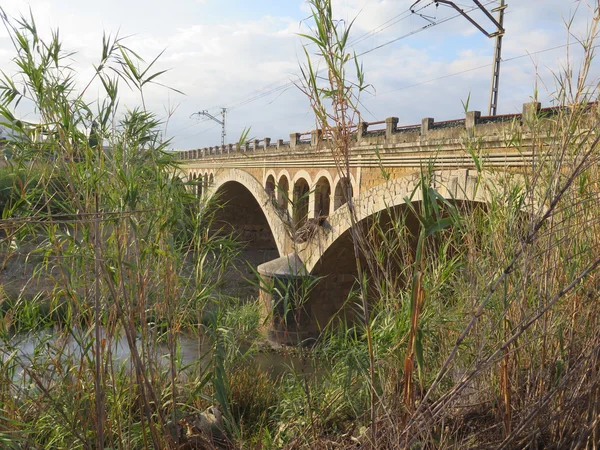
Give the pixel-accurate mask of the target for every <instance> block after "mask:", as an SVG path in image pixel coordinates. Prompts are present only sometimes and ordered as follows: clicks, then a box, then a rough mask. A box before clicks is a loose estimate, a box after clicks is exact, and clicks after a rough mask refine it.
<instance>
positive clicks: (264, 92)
mask: <svg viewBox="0 0 600 450" xmlns="http://www.w3.org/2000/svg"><path fill="white" fill-rule="evenodd" d="M492 3H495V0H490V1H488V2H486V3H484V4H483V6H488V5H490V4H492ZM429 5H431V3H429V4H427V5H425V6H423V7H421V8H420V9H418V10H417V11H420V10H422V9H424V8H426V7H427V6H429ZM519 6H521V5H519ZM528 6H531V4H529V5H528ZM528 6H525V7H528ZM476 9H478V7H477V6H473V7H471V8H470V9H467V10H466V11H465V12H467V13H468V12H472V11H474V10H476ZM407 12H410V10H406V11H404V12H402V13H400V14H398V15H396V16H394V17H392V18H391V19H389V20H387V21H386V22H384V23H383V24H381V25H379V26H377V27H376V28H374V29H373V30H371V31H369V32H367V33H364V34H362V35H360V36H358V37H357V38H355V39H354V40H351V41H350V42H349V45H355V44H357V43H360V42H362V41H364V40H365V39H367V38H368V37H370V36H374V35H376V34H378V33H380V32H381V31H383V30H384V29H387V28H389V27H390V26H392V25H394V24H396V23H398V22H400V21H402V20H405V19H406V18H408V17H411V16H412V13H411V14H409V15H407V16H405V17H401V16H403V15H405V14H406V13H407ZM458 17H461V14H455V15H452V16H449V17H446V18H443V19H440V20H437V21H435V22H433V23H430V24H427V25H424V26H422V27H421V28H418V29H416V30H413V31H411V32H409V33H406V34H404V35H402V36H399V37H397V38H394V39H392V40H390V41H387V42H385V43H383V44H380V45H378V46H376V47H373V48H371V49H369V50H366V51H364V52H362V53H359V54H357V55H356V56H353V57H352V58H351V59H355V58H358V57H360V56H364V55H367V54H369V53H371V52H374V51H375V50H379V49H381V48H383V47H386V46H388V45H391V44H393V43H396V42H398V41H401V40H403V39H407V38H409V37H411V36H414V35H415V34H418V33H421V32H423V31H425V30H428V29H430V28H433V27H435V26H437V25H441V24H443V23H446V22H448V21H450V20H453V19H455V18H458ZM395 19H398V20H396V21H395V22H394V23H392V24H390V22H393V21H394V20H395ZM388 24H389V25H388ZM386 25H387V26H386ZM382 27H383V28H382ZM533 54H535V53H533ZM503 61H507V60H503ZM489 66H491V64H489V65H486V66H481V67H482V68H483V67H489ZM477 69H478V68H475V69H468V70H467V71H472V70H477ZM457 74H458V73H457ZM293 76H294V77H297V78H298V79H300V74H298V73H295V74H293ZM450 76H453V75H450ZM445 77H446V76H445ZM445 77H442V78H445ZM286 79H289V77H282V78H280V79H279V80H277V84H276V85H275V86H273V85H272V84H271V85H270V86H266V87H264V88H262V89H258V90H256V91H252V92H251V93H250V94H249V95H250V96H247V97H246V98H243V99H241V100H240V101H238V102H237V103H234V104H233V105H231V106H229V107H228V108H227V109H228V110H232V109H237V108H240V107H242V106H245V105H247V104H249V103H253V102H255V101H257V100H260V99H262V98H265V97H268V96H270V95H272V94H274V93H277V92H279V91H284V90H286V89H289V88H290V87H292V86H294V85H295V84H296V81H288V82H286V83H283V84H280V83H281V81H282V80H286ZM426 82H430V81H426ZM426 82H423V83H426ZM417 85H418V84H417ZM402 89H403V88H402ZM390 92H391V91H390ZM213 109H214V108H213Z"/></svg>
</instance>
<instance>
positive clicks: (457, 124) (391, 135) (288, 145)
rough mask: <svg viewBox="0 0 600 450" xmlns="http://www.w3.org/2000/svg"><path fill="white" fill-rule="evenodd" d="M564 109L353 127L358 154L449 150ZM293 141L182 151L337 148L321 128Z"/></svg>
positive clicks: (183, 155)
mask: <svg viewBox="0 0 600 450" xmlns="http://www.w3.org/2000/svg"><path fill="white" fill-rule="evenodd" d="M557 111H559V109H558V108H542V107H541V104H540V103H538V102H532V103H526V104H524V105H523V111H522V113H521V114H507V115H501V116H482V115H481V113H480V112H479V111H469V112H467V113H466V114H465V117H464V118H460V119H455V120H447V121H438V122H436V121H435V119H433V118H430V117H427V118H424V119H423V120H422V121H421V123H420V124H414V125H404V126H399V125H398V122H399V120H398V118H397V117H388V118H387V119H385V120H382V121H377V122H360V123H359V124H358V125H357V126H356V127H354V128H353V129H351V130H350V133H351V139H352V141H353V142H354V145H353V146H352V152H353V154H354V153H356V152H359V153H360V150H361V149H363V148H373V147H376V148H377V149H378V151H379V152H402V151H404V149H405V148H406V147H411V148H413V149H414V151H417V152H421V151H422V150H424V149H426V148H432V147H433V148H438V150H440V151H444V148H443V147H444V146H446V147H448V146H449V150H450V151H453V150H454V149H455V146H452V145H451V144H452V142H453V141H458V140H460V139H463V138H464V137H465V136H467V137H474V136H477V137H478V138H483V139H487V140H488V141H490V140H493V139H497V140H501V139H502V138H503V137H504V136H505V135H506V134H508V133H510V132H514V131H519V132H522V133H525V134H526V133H527V132H528V131H529V127H530V124H531V123H532V120H534V119H535V118H536V117H546V116H551V115H552V114H554V113H556V112H557ZM289 136H290V139H289V141H284V140H282V139H279V140H277V141H275V142H276V143H275V144H271V142H272V140H271V138H269V137H265V138H263V139H260V140H258V139H255V140H253V141H252V142H245V143H243V144H240V143H236V144H227V145H221V146H217V147H208V148H203V149H191V150H183V151H179V152H177V155H178V157H179V159H181V160H186V161H193V160H199V159H206V158H210V159H219V160H222V159H231V158H233V159H235V158H239V157H241V156H242V155H239V153H245V155H244V157H249V156H250V155H249V153H254V154H256V156H257V157H258V156H260V157H261V158H264V156H265V154H269V155H272V156H273V158H278V157H280V156H281V154H282V153H285V154H290V153H292V154H296V155H298V154H299V153H301V154H302V155H310V154H315V155H316V154H319V153H323V152H325V153H331V149H330V143H329V142H328V140H327V139H326V137H325V136H323V132H322V131H321V130H314V131H311V132H308V133H291V134H290V135H289Z"/></svg>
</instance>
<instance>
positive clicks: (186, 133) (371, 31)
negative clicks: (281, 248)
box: [0, 0, 600, 150]
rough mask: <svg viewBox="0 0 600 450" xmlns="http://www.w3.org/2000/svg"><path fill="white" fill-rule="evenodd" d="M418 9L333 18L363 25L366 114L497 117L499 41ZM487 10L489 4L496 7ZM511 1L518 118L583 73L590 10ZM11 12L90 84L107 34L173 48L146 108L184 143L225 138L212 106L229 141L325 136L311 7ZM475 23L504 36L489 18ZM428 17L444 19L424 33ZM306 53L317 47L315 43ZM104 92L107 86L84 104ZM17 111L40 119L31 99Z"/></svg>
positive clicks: (4, 43) (142, 45)
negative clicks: (311, 69)
mask: <svg viewBox="0 0 600 450" xmlns="http://www.w3.org/2000/svg"><path fill="white" fill-rule="evenodd" d="M588 1H589V2H592V1H595V0H588ZM413 2H414V0H333V14H334V16H335V17H336V18H339V19H343V20H345V21H346V23H350V21H352V20H353V19H354V22H353V26H352V32H351V37H350V39H351V41H350V42H351V44H352V45H351V48H352V49H353V50H354V51H356V53H357V54H358V55H361V54H362V56H359V60H360V61H361V62H362V64H363V67H364V72H365V81H366V83H368V84H370V85H371V86H372V87H371V88H370V89H369V90H368V91H367V92H363V94H362V97H361V106H360V108H361V115H362V119H363V120H364V121H379V120H383V119H385V118H386V117H398V118H399V124H400V125H410V124H417V123H420V122H421V119H422V118H423V117H433V118H435V120H449V119H454V118H460V117H462V116H463V115H464V106H463V105H464V103H465V102H467V101H468V102H469V105H468V106H469V110H479V111H482V113H483V114H484V115H486V114H487V110H488V102H489V89H490V78H491V70H492V69H491V64H492V61H493V56H492V55H493V50H494V39H490V38H488V37H486V36H485V35H484V34H483V33H481V32H480V31H478V30H477V29H476V28H475V27H474V26H472V25H471V24H470V23H469V22H467V21H466V19H464V18H463V17H455V18H451V17H452V16H454V15H456V12H455V11H453V10H452V9H450V8H448V7H445V6H443V5H440V6H439V7H437V8H436V7H435V5H434V4H433V2H432V1H431V0H422V1H421V2H420V3H419V5H418V7H421V6H425V8H423V9H422V10H421V11H420V13H421V14H423V15H424V16H427V17H422V16H419V15H417V14H410V12H409V11H408V9H409V8H410V6H411V4H412V3H413ZM456 3H457V4H459V5H460V6H461V7H463V8H465V9H466V8H468V9H471V8H473V7H474V6H475V5H474V3H473V1H472V0H458V1H456ZM482 3H483V4H484V5H485V6H486V7H487V8H488V9H489V10H491V9H493V8H494V7H496V6H497V5H498V3H499V1H498V0H482ZM507 4H508V8H507V10H506V16H505V28H506V34H505V37H504V42H503V54H502V57H503V60H504V62H503V64H502V68H501V77H500V98H499V110H498V113H499V114H510V113H516V112H520V111H521V109H522V104H523V103H526V102H529V101H531V100H532V98H533V97H534V95H537V96H538V98H539V100H540V101H541V102H542V104H543V105H545V106H550V105H551V102H552V99H553V95H554V93H555V91H556V88H555V86H556V84H555V81H554V79H555V78H554V77H555V76H556V74H558V73H560V72H561V70H562V69H563V68H564V67H565V66H566V64H567V62H566V61H567V54H568V55H569V58H572V63H573V65H574V67H577V64H578V62H579V61H578V58H579V55H580V53H581V52H580V51H579V46H578V44H577V43H576V38H577V37H583V36H584V35H585V34H586V30H587V29H588V27H589V24H590V21H591V18H592V15H593V12H592V10H591V9H590V7H589V5H588V3H586V0H579V1H575V0H507ZM0 6H1V7H2V8H3V9H4V11H5V12H6V13H7V14H8V15H9V16H12V17H18V16H19V15H20V14H29V10H31V12H32V14H33V16H34V18H35V20H36V22H37V25H38V27H39V28H40V30H42V34H43V35H45V36H49V35H50V31H51V30H52V29H56V28H58V29H59V30H60V36H61V38H62V40H63V48H64V49H65V50H68V51H73V52H76V53H75V54H74V55H73V56H72V57H71V59H72V61H71V65H72V67H73V68H74V69H75V70H76V71H77V74H78V75H77V82H78V84H79V86H81V87H82V88H83V86H85V85H86V84H87V81H88V80H89V79H90V78H91V77H92V76H93V73H94V71H93V65H94V64H95V63H97V61H98V60H99V58H100V52H101V43H102V35H103V33H107V34H111V35H113V36H114V35H116V34H118V35H119V36H121V37H126V38H125V40H124V43H125V45H127V47H129V48H131V49H133V50H135V51H136V53H138V54H139V55H140V56H142V57H143V58H144V59H145V60H146V61H148V62H149V61H152V60H153V59H154V58H155V57H156V56H157V55H158V54H160V53H161V52H163V51H164V53H163V54H162V56H161V57H160V58H159V60H158V61H157V62H156V64H155V66H154V67H155V69H154V70H155V71H159V70H168V71H167V72H166V73H165V74H163V75H162V76H161V77H160V82H161V84H163V85H165V86H168V87H171V88H173V89H167V88H165V87H164V86H159V85H152V86H147V90H146V91H145V93H144V100H145V104H146V107H147V108H149V109H151V110H152V111H154V112H155V113H156V114H157V115H158V116H159V117H160V118H161V119H162V120H163V121H164V125H163V126H164V136H165V137H168V138H170V139H171V144H170V145H171V148H173V149H177V150H181V149H191V148H201V147H206V146H213V145H218V144H220V141H221V127H220V125H219V124H218V123H216V122H213V121H211V120H210V119H206V118H199V117H198V116H197V115H196V116H193V113H195V112H198V111H203V110H208V111H209V112H210V113H211V114H213V115H215V116H217V117H220V116H219V115H220V110H221V108H227V116H226V118H227V126H226V132H227V142H231V143H234V142H236V141H237V140H238V138H239V136H240V134H241V133H242V130H243V129H244V128H247V127H250V135H251V136H252V137H255V138H258V139H260V138H263V137H271V138H272V139H273V140H276V139H285V140H287V139H288V138H289V135H290V133H295V132H302V133H303V132H307V131H309V130H311V129H314V128H315V122H314V116H313V115H312V113H311V109H310V104H309V101H308V99H307V98H306V96H305V95H304V94H303V93H302V92H301V91H300V90H299V89H298V87H297V86H295V84H294V83H293V82H294V81H297V80H298V74H299V73H300V65H301V64H303V63H304V62H305V56H304V50H303V45H306V40H305V39H303V38H301V37H300V36H299V35H298V34H299V33H302V32H306V31H307V27H308V26H310V24H311V22H310V20H308V17H309V15H310V10H309V6H308V4H307V2H306V1H305V0H186V1H183V0H171V1H169V2H165V1H164V0H160V1H159V0H144V1H142V0H103V1H102V2H91V1H89V0H51V1H48V0H31V1H30V2H26V1H19V0H2V2H1V3H0ZM471 15H472V16H473V18H475V19H476V20H477V21H478V22H480V23H481V24H482V25H485V28H486V29H488V30H492V29H493V25H492V24H491V22H490V21H489V20H487V19H486V18H485V17H484V15H483V14H482V13H480V12H479V13H477V12H475V11H474V12H473V13H471ZM571 18H572V19H573V20H572V22H571V26H570V30H569V31H568V30H567V27H566V23H567V22H569V21H570V19H571ZM444 19H449V20H446V21H444ZM431 22H434V23H435V25H433V26H430V27H427V28H424V27H425V26H426V25H427V24H429V23H431ZM568 42H570V43H571V45H568V46H565V44H567V43H568ZM557 47H558V48H557ZM307 49H308V51H309V52H314V46H308V47H307ZM363 53H364V54H363ZM13 56H14V49H13V48H12V44H11V41H10V39H9V38H8V34H7V32H6V30H4V29H0V69H2V71H4V72H5V73H6V74H8V75H9V76H14V75H15V73H16V66H15V65H14V64H13V63H11V59H12V58H13ZM574 74H575V76H576V72H574ZM599 75H600V64H597V62H593V64H592V70H591V74H590V78H589V81H590V83H597V81H598V76H599ZM178 91H180V92H181V93H179V92H178ZM536 92H537V94H536ZM101 97H102V90H101V88H100V86H99V85H97V84H96V85H94V86H93V88H92V89H91V90H90V91H88V95H87V97H86V99H87V100H88V101H94V100H96V99H99V98H101ZM140 104H141V100H140V96H139V94H138V93H136V92H133V91H128V90H127V89H125V86H123V87H122V89H121V105H122V106H123V107H127V108H130V109H133V108H135V107H136V106H139V105H140ZM18 114H19V115H20V116H21V118H23V119H26V120H32V121H34V120H35V112H34V111H32V110H31V108H29V109H28V107H27V105H26V104H24V105H23V106H22V107H20V109H19V111H18Z"/></svg>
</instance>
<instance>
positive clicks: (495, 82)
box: [488, 0, 507, 116]
mask: <svg viewBox="0 0 600 450" xmlns="http://www.w3.org/2000/svg"><path fill="white" fill-rule="evenodd" d="M506 6H507V5H506V4H505V2H504V0H500V6H498V8H496V9H495V10H493V11H498V30H502V32H501V33H498V35H497V36H496V45H495V47H494V65H493V67H492V87H491V89H490V107H489V109H488V116H495V115H496V112H497V110H498V90H499V89H500V62H501V61H502V38H503V37H504V10H505V9H506Z"/></svg>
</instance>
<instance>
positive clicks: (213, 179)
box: [208, 173, 215, 186]
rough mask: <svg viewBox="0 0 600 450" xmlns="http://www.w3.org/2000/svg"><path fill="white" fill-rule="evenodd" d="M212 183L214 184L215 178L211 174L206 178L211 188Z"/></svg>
mask: <svg viewBox="0 0 600 450" xmlns="http://www.w3.org/2000/svg"><path fill="white" fill-rule="evenodd" d="M214 183H215V176H214V174H212V173H211V174H210V175H209V177H208V185H209V186H212V185H213V184H214Z"/></svg>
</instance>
